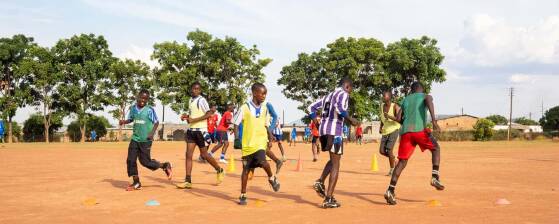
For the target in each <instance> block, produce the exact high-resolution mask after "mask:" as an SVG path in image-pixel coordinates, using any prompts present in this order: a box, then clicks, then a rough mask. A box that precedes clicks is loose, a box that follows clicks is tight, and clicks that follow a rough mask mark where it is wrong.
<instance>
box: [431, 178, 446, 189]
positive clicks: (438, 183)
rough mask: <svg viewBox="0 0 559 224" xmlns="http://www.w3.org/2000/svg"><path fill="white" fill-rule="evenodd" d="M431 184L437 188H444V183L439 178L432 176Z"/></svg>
mask: <svg viewBox="0 0 559 224" xmlns="http://www.w3.org/2000/svg"><path fill="white" fill-rule="evenodd" d="M431 186H433V187H435V188H436V189H437V190H439V191H442V190H444V185H443V184H442V183H441V181H440V180H439V179H437V178H434V177H431Z"/></svg>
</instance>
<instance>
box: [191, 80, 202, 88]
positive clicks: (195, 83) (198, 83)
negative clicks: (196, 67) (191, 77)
mask: <svg viewBox="0 0 559 224" xmlns="http://www.w3.org/2000/svg"><path fill="white" fill-rule="evenodd" d="M194 86H200V87H202V84H200V82H198V81H194V82H193V83H192V84H190V88H191V89H192V87H194Z"/></svg>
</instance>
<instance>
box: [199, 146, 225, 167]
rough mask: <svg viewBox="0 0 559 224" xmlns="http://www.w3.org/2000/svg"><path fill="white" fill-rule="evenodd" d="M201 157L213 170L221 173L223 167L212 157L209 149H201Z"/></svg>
mask: <svg viewBox="0 0 559 224" xmlns="http://www.w3.org/2000/svg"><path fill="white" fill-rule="evenodd" d="M200 155H201V156H202V158H204V159H205V160H206V161H208V162H209V163H210V165H212V166H213V168H214V169H215V170H216V171H219V170H220V169H221V167H220V166H219V165H218V164H217V162H216V161H215V159H214V157H213V156H210V154H208V147H204V148H201V149H200Z"/></svg>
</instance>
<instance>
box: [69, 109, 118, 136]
mask: <svg viewBox="0 0 559 224" xmlns="http://www.w3.org/2000/svg"><path fill="white" fill-rule="evenodd" d="M86 122H87V125H86V127H87V128H86V132H87V134H86V135H85V136H82V134H81V126H82V125H81V121H80V120H75V121H72V122H71V123H70V124H69V125H68V136H69V137H70V140H72V141H73V142H80V141H81V142H83V141H85V140H86V139H85V138H90V137H91V131H92V130H95V132H96V134H97V138H98V139H99V138H102V137H104V136H105V135H106V134H107V128H108V127H110V126H111V125H110V124H109V121H108V120H107V118H105V117H101V116H95V115H93V114H90V115H89V118H88V119H87V121H86Z"/></svg>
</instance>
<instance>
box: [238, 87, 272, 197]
mask: <svg viewBox="0 0 559 224" xmlns="http://www.w3.org/2000/svg"><path fill="white" fill-rule="evenodd" d="M251 89H252V100H251V101H250V102H248V103H246V104H243V105H242V106H241V107H240V108H239V111H238V112H237V114H236V115H235V119H234V122H233V123H234V124H235V136H239V125H241V123H242V125H243V130H242V132H243V133H242V136H243V137H242V139H239V138H238V137H236V138H235V144H234V146H235V148H236V149H242V154H243V173H242V175H241V196H240V197H239V204H240V205H246V204H247V196H246V189H247V182H248V173H249V171H250V170H251V169H253V168H257V167H262V168H263V169H264V170H265V171H266V174H268V182H269V183H270V185H271V186H272V188H273V190H274V191H275V192H277V191H279V188H280V183H279V181H278V178H277V177H276V176H274V174H273V173H272V169H271V168H270V164H268V162H267V161H266V149H267V148H268V146H269V144H271V143H272V140H273V137H272V133H271V132H270V130H269V129H268V123H267V117H268V109H267V107H266V106H265V105H263V102H264V100H265V99H266V94H267V92H268V91H267V89H266V86H264V84H262V83H255V84H253V85H252V88H251Z"/></svg>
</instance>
